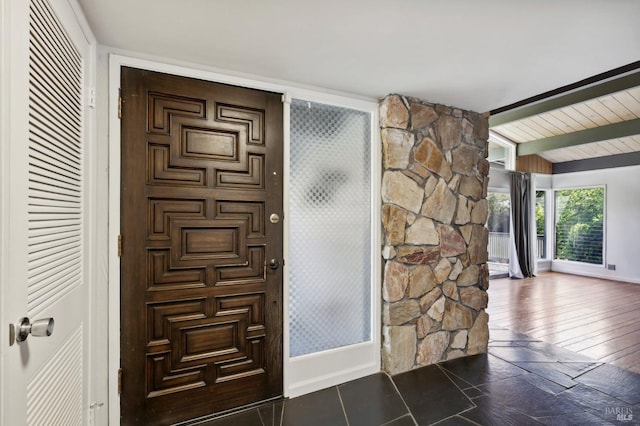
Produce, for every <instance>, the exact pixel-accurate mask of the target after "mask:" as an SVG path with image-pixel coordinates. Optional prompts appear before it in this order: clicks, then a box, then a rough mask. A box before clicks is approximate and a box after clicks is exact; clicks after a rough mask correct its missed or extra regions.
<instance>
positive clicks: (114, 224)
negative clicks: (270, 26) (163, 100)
mask: <svg viewBox="0 0 640 426" xmlns="http://www.w3.org/2000/svg"><path fill="white" fill-rule="evenodd" d="M123 66H128V67H135V68H140V69H145V70H149V71H157V72H163V73H169V74H173V75H178V76H183V77H192V78H198V79H202V80H208V81H212V82H217V83H225V84H231V85H236V86H242V87H247V88H252V89H258V90H265V91H271V92H277V93H283V97H284V98H283V100H290V99H292V98H298V99H306V100H310V101H314V102H321V103H327V104H331V105H336V106H342V107H346V108H353V109H359V110H363V111H368V112H370V113H371V114H372V120H371V134H372V143H373V146H372V149H371V154H372V155H371V156H372V158H371V164H372V176H371V182H372V193H371V197H372V198H371V199H372V200H373V203H372V204H373V206H372V217H371V223H372V236H371V247H372V255H371V261H372V265H373V268H372V271H371V276H372V280H373V283H372V286H373V288H372V295H371V306H372V316H371V317H372V323H373V325H372V333H371V335H372V342H369V344H368V345H365V346H364V347H366V349H364V350H365V351H368V352H367V353H368V358H370V359H371V361H370V362H366V363H364V364H365V365H364V368H361V369H358V370H349V371H344V373H345V374H343V375H341V376H337V375H336V374H335V373H332V374H328V373H327V374H325V373H322V372H319V374H320V375H321V376H322V377H319V378H318V380H315V381H313V380H312V381H309V380H305V381H304V382H303V383H301V382H299V381H298V379H297V376H292V375H291V374H290V373H292V372H294V371H295V369H296V363H297V364H298V365H300V360H293V361H292V360H291V359H289V356H288V354H289V343H288V342H289V321H288V313H289V309H288V286H289V283H288V278H287V274H286V273H285V274H284V283H283V298H284V300H283V302H284V303H283V310H284V315H283V318H284V324H283V326H284V329H283V333H284V336H283V362H284V365H283V374H284V393H285V396H296V395H301V394H303V393H307V392H311V391H313V390H317V389H320V388H321V387H326V386H331V385H333V384H336V380H342V381H346V380H350V379H352V378H356V377H361V376H363V375H365V374H371V373H374V372H377V371H379V370H380V321H379V319H380V303H381V302H380V300H381V297H380V295H381V289H380V254H379V252H377V251H376V250H377V248H379V247H380V244H381V243H380V230H379V229H380V226H379V224H380V214H379V211H380V188H379V185H378V184H377V183H379V182H380V152H381V149H380V141H379V137H378V133H379V127H378V113H377V111H378V102H377V100H375V99H368V100H363V99H357V98H355V97H349V96H342V95H337V94H333V93H325V92H321V91H315V90H309V89H304V88H298V87H294V86H289V85H286V84H282V83H273V82H268V81H261V80H256V79H252V78H247V77H241V76H234V75H231V74H224V73H220V72H218V71H209V70H202V69H198V68H196V66H195V65H192V66H185V65H175V64H171V63H168V61H167V60H165V59H159V60H149V59H142V58H137V57H133V56H124V55H121V54H115V53H112V54H110V55H109V112H108V117H109V118H108V120H109V123H108V129H109V348H108V351H109V379H108V380H109V424H111V425H117V424H119V422H120V398H119V395H118V389H117V383H118V369H119V367H120V258H119V257H118V234H119V230H120V119H119V118H118V98H119V88H120V69H121V67H123ZM289 146H290V140H289V108H288V102H285V109H284V170H285V171H284V176H283V179H284V184H283V188H284V194H283V203H284V211H285V218H284V221H283V223H284V229H285V231H284V247H283V250H284V256H285V259H286V258H287V253H288V249H289V235H288V225H287V216H288V194H287V191H288V187H289ZM285 271H286V269H285ZM354 346H357V347H358V350H363V349H362V348H363V345H362V344H360V345H354ZM333 352H335V353H336V354H339V353H341V352H342V350H335V351H332V353H333ZM330 355H332V354H330ZM332 359H335V358H332ZM344 377H346V378H347V379H346V380H343V378H344Z"/></svg>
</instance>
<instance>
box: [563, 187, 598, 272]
mask: <svg viewBox="0 0 640 426" xmlns="http://www.w3.org/2000/svg"><path fill="white" fill-rule="evenodd" d="M603 219H604V188H603V187H599V188H581V189H563V190H559V191H556V259H559V260H572V261H575V262H584V263H591V264H596V265H602V264H603V250H602V246H603V245H602V241H603V231H604V226H603Z"/></svg>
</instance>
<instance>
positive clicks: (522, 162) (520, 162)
mask: <svg viewBox="0 0 640 426" xmlns="http://www.w3.org/2000/svg"><path fill="white" fill-rule="evenodd" d="M552 169H553V164H552V163H551V162H550V161H547V160H545V159H544V158H542V157H540V156H538V155H535V154H533V155H522V156H520V157H516V170H517V171H519V172H525V173H543V174H548V175H550V174H551V173H552V172H553V170H552Z"/></svg>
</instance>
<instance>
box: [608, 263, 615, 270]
mask: <svg viewBox="0 0 640 426" xmlns="http://www.w3.org/2000/svg"><path fill="white" fill-rule="evenodd" d="M607 269H608V270H610V271H615V270H616V265H613V264H611V263H609V264H608V265H607Z"/></svg>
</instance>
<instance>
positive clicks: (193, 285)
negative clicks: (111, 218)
mask: <svg viewBox="0 0 640 426" xmlns="http://www.w3.org/2000/svg"><path fill="white" fill-rule="evenodd" d="M121 90H122V123H121V125H122V159H121V161H122V175H121V176H122V183H121V193H122V199H121V204H122V207H121V234H122V258H121V306H120V308H121V367H122V393H121V396H120V403H121V412H122V424H154V425H159V424H168V423H173V422H176V421H181V420H187V419H192V418H196V417H200V416H205V415H208V414H212V413H215V412H220V411H223V410H227V409H230V408H234V407H239V406H242V405H246V404H249V403H252V402H256V401H261V400H265V399H268V398H271V397H276V396H279V395H281V394H282V285H281V284H282V271H281V268H280V267H277V266H278V265H277V264H276V265H272V264H270V261H271V259H275V261H276V262H277V263H281V262H282V223H281V221H277V220H275V218H274V220H270V216H271V215H272V214H277V215H278V216H280V217H282V102H281V96H280V95H279V94H275V93H268V92H262V91H257V90H250V89H245V88H239V87H233V86H227V85H223V84H215V83H211V82H206V81H201V80H195V79H188V78H183V77H176V76H171V75H167V74H160V73H155V72H150V71H143V70H138V69H133V68H123V69H122V88H121ZM274 267H275V268H274Z"/></svg>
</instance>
